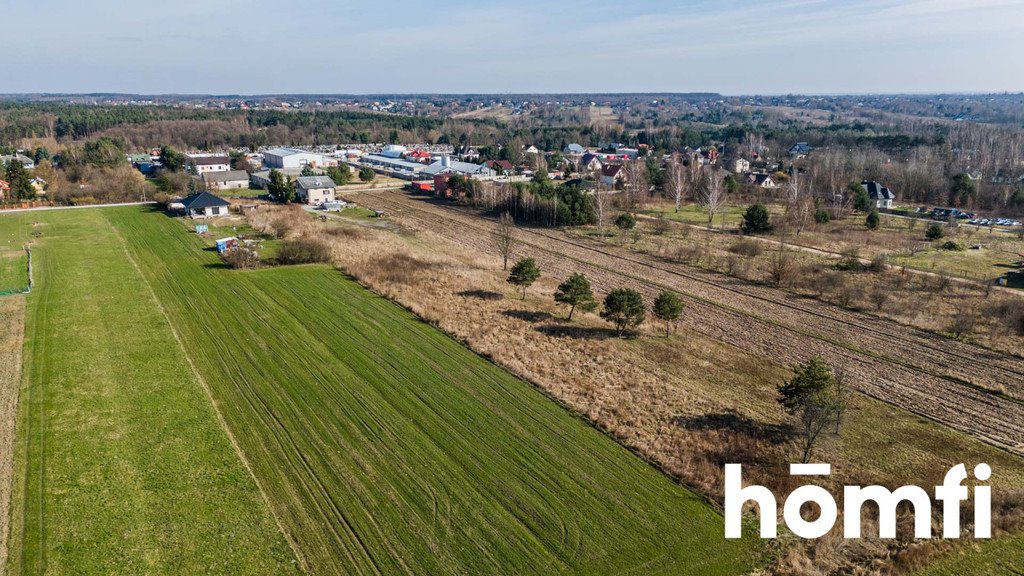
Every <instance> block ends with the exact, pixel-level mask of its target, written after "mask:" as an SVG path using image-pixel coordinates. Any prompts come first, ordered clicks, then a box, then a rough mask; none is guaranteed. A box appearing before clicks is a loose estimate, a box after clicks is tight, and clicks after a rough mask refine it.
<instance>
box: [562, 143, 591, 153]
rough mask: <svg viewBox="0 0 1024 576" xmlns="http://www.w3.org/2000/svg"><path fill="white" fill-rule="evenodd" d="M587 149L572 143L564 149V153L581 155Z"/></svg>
mask: <svg viewBox="0 0 1024 576" xmlns="http://www.w3.org/2000/svg"><path fill="white" fill-rule="evenodd" d="M586 151H587V149H586V148H584V147H583V146H580V145H579V144H576V143H573V144H569V145H568V146H566V147H565V152H566V153H568V154H583V153H584V152H586Z"/></svg>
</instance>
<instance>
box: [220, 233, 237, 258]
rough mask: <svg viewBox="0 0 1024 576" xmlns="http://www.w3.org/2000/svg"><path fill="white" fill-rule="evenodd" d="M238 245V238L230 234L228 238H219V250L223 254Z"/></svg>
mask: <svg viewBox="0 0 1024 576" xmlns="http://www.w3.org/2000/svg"><path fill="white" fill-rule="evenodd" d="M237 247H238V238H235V237H234V236H230V237H228V238H221V239H220V240H217V252H219V253H221V254H223V253H225V252H227V251H228V250H231V249H233V248H237Z"/></svg>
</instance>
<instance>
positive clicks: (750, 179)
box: [743, 172, 779, 188]
mask: <svg viewBox="0 0 1024 576" xmlns="http://www.w3.org/2000/svg"><path fill="white" fill-rule="evenodd" d="M743 182H744V184H749V185H751V186H757V187H759V188H778V187H779V185H778V184H777V183H776V182H775V180H772V177H771V175H769V174H765V173H764V172H747V173H746V174H744V175H743Z"/></svg>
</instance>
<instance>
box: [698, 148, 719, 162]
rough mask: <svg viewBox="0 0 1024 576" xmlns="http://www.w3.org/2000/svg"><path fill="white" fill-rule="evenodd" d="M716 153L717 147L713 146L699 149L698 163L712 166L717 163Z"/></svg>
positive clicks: (717, 153)
mask: <svg viewBox="0 0 1024 576" xmlns="http://www.w3.org/2000/svg"><path fill="white" fill-rule="evenodd" d="M718 155H719V152H718V148H715V147H714V146H712V147H711V148H708V149H707V150H701V152H700V163H701V164H706V165H710V166H714V165H715V164H717V163H718Z"/></svg>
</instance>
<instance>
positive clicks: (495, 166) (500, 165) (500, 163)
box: [484, 160, 515, 174]
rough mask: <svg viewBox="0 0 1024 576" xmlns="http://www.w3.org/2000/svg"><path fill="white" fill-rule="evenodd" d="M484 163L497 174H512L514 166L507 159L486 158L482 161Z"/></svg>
mask: <svg viewBox="0 0 1024 576" xmlns="http://www.w3.org/2000/svg"><path fill="white" fill-rule="evenodd" d="M484 165H485V166H487V167H488V168H490V169H491V170H494V172H495V173H497V174H512V173H513V172H515V168H514V167H513V166H512V163H511V162H509V161H508V160H488V161H487V162H484Z"/></svg>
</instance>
